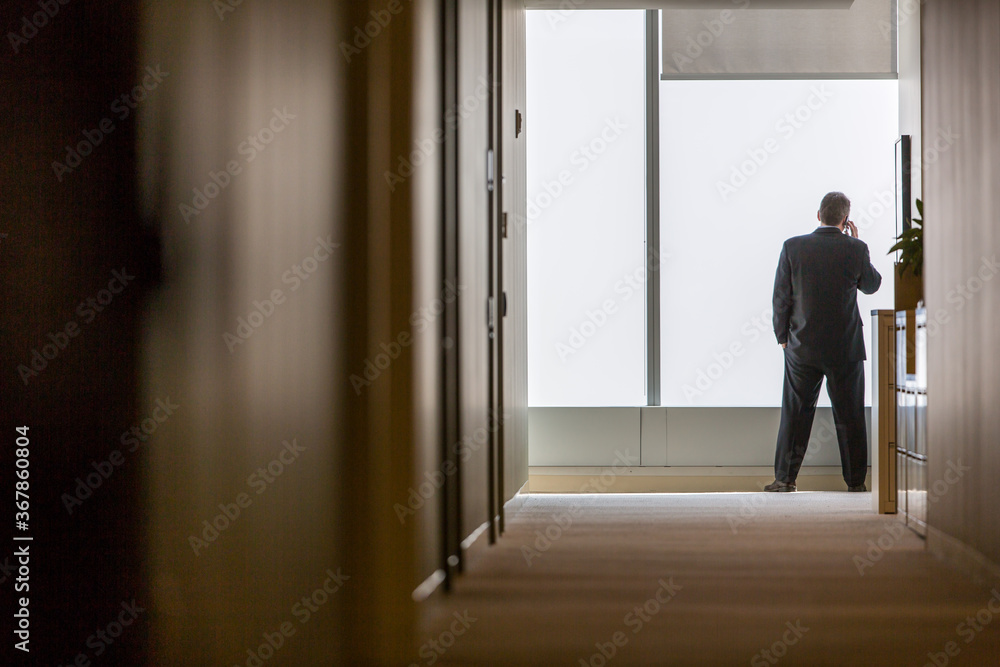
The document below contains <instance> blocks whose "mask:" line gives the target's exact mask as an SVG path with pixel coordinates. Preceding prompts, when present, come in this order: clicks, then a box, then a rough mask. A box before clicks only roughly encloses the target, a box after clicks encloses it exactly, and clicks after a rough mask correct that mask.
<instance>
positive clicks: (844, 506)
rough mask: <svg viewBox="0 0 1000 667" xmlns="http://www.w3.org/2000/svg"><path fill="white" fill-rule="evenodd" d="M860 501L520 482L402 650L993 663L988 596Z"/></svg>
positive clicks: (446, 660) (993, 620)
mask: <svg viewBox="0 0 1000 667" xmlns="http://www.w3.org/2000/svg"><path fill="white" fill-rule="evenodd" d="M870 508H871V494H870V493H860V494H849V493H846V492H840V493H834V492H812V493H810V492H798V493H788V494H764V493H759V494H750V493H726V494H606V495H555V494H552V495H549V494H534V495H531V496H529V497H528V499H527V500H526V502H525V504H524V505H523V507H522V509H521V510H520V511H519V512H518V513H516V514H515V515H514V516H513V517H510V518H508V523H507V532H506V534H505V535H504V536H503V537H502V538H501V539H500V540H499V542H498V544H496V545H495V546H492V547H489V548H487V549H484V550H481V551H479V552H478V556H477V557H475V558H473V559H471V562H470V563H468V564H467V566H466V572H465V574H463V575H462V576H460V577H458V579H457V582H456V586H455V589H454V591H453V592H452V593H450V594H448V595H443V594H440V593H437V594H435V595H434V596H433V597H432V598H431V599H430V600H428V601H427V602H425V603H424V604H423V608H424V610H425V615H424V621H423V627H422V628H421V632H422V634H421V641H424V640H426V641H424V643H423V645H422V646H421V647H420V650H419V655H418V656H415V658H414V660H413V664H415V665H431V664H436V665H546V666H556V665H576V666H580V665H591V666H593V667H600V666H602V665H751V666H757V665H761V666H763V665H775V664H780V665H865V666H867V665H891V666H895V665H912V666H913V667H921V666H923V665H936V666H937V667H943V665H970V666H971V665H975V666H980V665H989V666H995V665H1000V613H994V611H992V610H991V609H990V602H991V599H993V602H992V609H993V610H996V611H997V612H1000V593H997V595H996V597H995V598H993V597H992V596H993V593H991V589H990V588H989V587H985V586H980V585H977V584H974V583H973V582H972V581H971V580H969V579H967V578H965V577H964V576H963V575H961V574H959V573H957V572H956V571H953V570H952V569H951V568H949V567H948V566H946V565H944V564H942V563H940V562H938V561H936V560H935V559H934V558H933V557H932V556H930V555H928V554H927V553H926V552H925V551H924V543H923V540H922V539H920V538H919V537H918V536H916V535H915V534H914V533H913V532H912V531H910V530H909V529H906V528H904V527H903V526H902V524H901V523H900V520H899V519H898V518H896V517H894V516H885V515H883V516H879V515H876V514H873V513H872V512H871V509H870ZM977 615H978V619H977ZM949 651H950V653H951V655H949Z"/></svg>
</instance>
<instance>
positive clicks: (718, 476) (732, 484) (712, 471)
mask: <svg viewBox="0 0 1000 667" xmlns="http://www.w3.org/2000/svg"><path fill="white" fill-rule="evenodd" d="M528 480H529V483H530V485H531V486H530V488H531V492H532V493H726V492H751V491H760V490H761V489H762V488H763V487H764V485H766V484H770V483H771V481H773V480H774V470H773V469H772V468H769V467H765V466H716V467H688V466H671V467H652V466H645V467H639V466H636V467H631V468H626V469H624V470H623V471H617V472H616V471H613V470H612V469H611V468H608V467H605V468H599V467H559V468H554V467H553V468H545V467H533V468H531V469H530V470H529V474H528ZM796 484H797V486H798V488H799V490H800V491H846V490H847V486H846V484H844V478H843V475H842V474H841V471H840V468H839V467H836V466H810V467H805V468H802V470H801V471H799V476H798V479H797V480H796ZM867 484H868V488H871V470H869V473H868V480H867Z"/></svg>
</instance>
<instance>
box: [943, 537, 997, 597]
mask: <svg viewBox="0 0 1000 667" xmlns="http://www.w3.org/2000/svg"><path fill="white" fill-rule="evenodd" d="M927 551H928V552H930V553H931V554H933V555H934V557H936V558H938V559H939V560H941V561H943V562H945V563H947V564H948V565H950V566H952V567H954V568H955V569H957V570H959V571H960V572H963V573H965V574H966V575H967V576H969V577H970V578H971V579H972V580H973V581H975V582H976V583H978V584H984V585H986V586H989V587H992V588H996V587H1000V564H997V563H994V562H993V561H992V560H990V559H989V558H988V557H987V556H985V555H984V554H983V553H982V552H980V551H979V550H978V549H975V548H973V547H971V546H969V545H968V544H966V543H965V542H962V541H961V540H958V539H956V538H954V537H952V536H951V535H949V534H947V533H945V532H942V531H940V530H938V529H937V528H935V527H934V526H930V525H929V526H927Z"/></svg>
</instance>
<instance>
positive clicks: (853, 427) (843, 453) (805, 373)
mask: <svg viewBox="0 0 1000 667" xmlns="http://www.w3.org/2000/svg"><path fill="white" fill-rule="evenodd" d="M824 376H825V377H826V390H827V393H829V394H830V402H831V403H832V404H833V421H834V424H836V427H837V444H839V445H840V464H841V467H842V468H843V471H844V481H845V482H847V485H848V486H857V485H858V484H863V483H864V481H865V476H866V474H867V472H868V428H867V427H866V425H865V367H864V362H863V361H852V362H848V363H846V364H836V365H829V364H813V363H808V362H805V361H802V360H800V359H797V358H796V357H795V355H793V354H789V353H788V352H785V386H784V390H783V392H782V395H781V426H780V427H779V428H778V445H777V448H776V451H775V454H774V478H775V479H777V480H779V481H782V482H791V483H794V482H795V478H796V477H797V476H798V474H799V468H801V467H802V459H803V458H805V455H806V447H808V446H809V433H810V431H812V423H813V417H814V416H815V415H816V400H817V399H818V398H819V388H820V384H821V383H822V382H823V377H824Z"/></svg>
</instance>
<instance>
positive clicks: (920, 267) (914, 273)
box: [889, 199, 924, 310]
mask: <svg viewBox="0 0 1000 667" xmlns="http://www.w3.org/2000/svg"><path fill="white" fill-rule="evenodd" d="M923 215H924V203H923V201H921V200H920V199H918V200H917V217H913V218H911V219H910V227H909V229H905V230H903V232H902V233H901V234H900V235H899V236H897V237H896V244H895V245H893V246H892V247H891V248H889V253H893V252H896V251H897V250H898V251H899V263H897V264H896V281H895V288H896V293H895V297H896V310H913V309H915V308H916V307H917V304H918V303H919V302H921V301H923V300H924V279H923V271H924V227H923V225H924V220H923Z"/></svg>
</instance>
